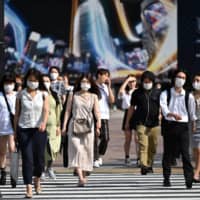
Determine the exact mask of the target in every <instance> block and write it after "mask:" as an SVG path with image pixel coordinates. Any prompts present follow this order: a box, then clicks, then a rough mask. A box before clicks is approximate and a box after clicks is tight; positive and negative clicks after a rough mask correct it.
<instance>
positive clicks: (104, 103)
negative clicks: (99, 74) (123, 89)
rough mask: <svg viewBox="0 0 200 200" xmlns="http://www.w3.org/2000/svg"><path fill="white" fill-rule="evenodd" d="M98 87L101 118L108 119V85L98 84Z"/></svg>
mask: <svg viewBox="0 0 200 200" xmlns="http://www.w3.org/2000/svg"><path fill="white" fill-rule="evenodd" d="M98 87H99V90H100V92H101V99H100V100H99V108H100V113H101V119H110V109H109V100H108V98H109V92H108V86H107V85H106V84H101V85H99V84H98Z"/></svg>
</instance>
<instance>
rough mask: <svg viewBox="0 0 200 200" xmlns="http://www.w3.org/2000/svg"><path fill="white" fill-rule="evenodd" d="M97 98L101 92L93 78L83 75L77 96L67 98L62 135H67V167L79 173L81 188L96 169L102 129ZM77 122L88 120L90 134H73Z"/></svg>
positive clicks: (76, 87)
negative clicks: (97, 141)
mask: <svg viewBox="0 0 200 200" xmlns="http://www.w3.org/2000/svg"><path fill="white" fill-rule="evenodd" d="M98 97H100V93H99V90H98V87H97V85H96V84H95V82H94V81H93V79H92V77H91V76H89V75H82V76H81V77H80V78H79V79H78V80H77V82H76V84H75V88H74V94H73V95H70V96H69V98H68V103H67V107H66V111H65V117H64V123H63V127H62V134H67V135H68V152H69V155H68V156H69V157H68V167H69V168H74V170H75V171H76V173H77V174H78V177H79V181H78V185H77V186H78V187H83V186H84V185H85V184H86V183H87V178H86V175H88V172H91V171H92V170H93V157H94V132H95V133H97V134H99V133H100V130H99V129H100V128H101V118H100V110H99V102H98ZM70 116H71V117H70ZM77 119H88V120H89V121H90V125H91V126H90V127H91V131H90V132H89V133H82V134H81V135H77V134H76V133H74V128H73V127H74V123H75V121H76V120H77ZM69 120H70V121H69ZM68 121H69V125H68V129H67V124H68ZM66 130H67V133H66Z"/></svg>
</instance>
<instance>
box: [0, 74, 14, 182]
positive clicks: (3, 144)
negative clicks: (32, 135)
mask: <svg viewBox="0 0 200 200" xmlns="http://www.w3.org/2000/svg"><path fill="white" fill-rule="evenodd" d="M14 86H15V77H14V76H13V75H12V74H10V73H6V74H4V76H3V77H2V80H1V83H0V90H1V92H0V170H1V171H0V173H1V174H0V175H1V177H0V185H5V184H6V153H7V145H8V147H9V151H10V152H14V150H15V142H14V135H13V134H14V130H13V126H12V123H11V118H10V111H11V112H12V114H15V101H16V92H14V91H13V90H14ZM5 98H6V99H7V102H8V105H9V107H10V111H9V109H8V105H7V103H6V99H5Z"/></svg>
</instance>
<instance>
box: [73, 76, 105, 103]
mask: <svg viewBox="0 0 200 200" xmlns="http://www.w3.org/2000/svg"><path fill="white" fill-rule="evenodd" d="M84 78H86V79H88V80H89V82H90V84H91V88H90V89H89V90H88V91H89V92H91V93H94V94H96V95H97V96H98V98H99V99H100V98H101V93H100V91H99V88H98V86H97V85H96V83H95V81H94V80H93V78H92V76H91V75H90V74H82V75H81V76H80V77H79V78H78V79H77V80H76V83H75V87H74V93H75V92H78V91H80V90H81V81H82V80H83V79H84Z"/></svg>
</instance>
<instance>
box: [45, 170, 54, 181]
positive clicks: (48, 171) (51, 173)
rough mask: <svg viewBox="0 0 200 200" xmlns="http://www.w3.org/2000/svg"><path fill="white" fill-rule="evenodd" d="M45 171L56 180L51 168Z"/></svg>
mask: <svg viewBox="0 0 200 200" xmlns="http://www.w3.org/2000/svg"><path fill="white" fill-rule="evenodd" d="M47 173H48V175H49V177H50V178H52V179H54V180H56V175H55V173H54V171H53V169H52V168H49V169H47Z"/></svg>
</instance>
